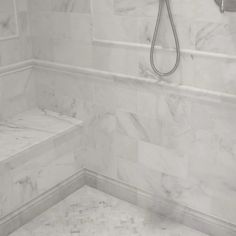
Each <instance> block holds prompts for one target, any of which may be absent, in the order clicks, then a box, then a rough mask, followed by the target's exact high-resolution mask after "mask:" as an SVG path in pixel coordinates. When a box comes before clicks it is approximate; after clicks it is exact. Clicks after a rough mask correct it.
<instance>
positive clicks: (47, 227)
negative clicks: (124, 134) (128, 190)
mask: <svg viewBox="0 0 236 236" xmlns="http://www.w3.org/2000/svg"><path fill="white" fill-rule="evenodd" d="M55 233H56V234H58V235H60V234H61V235H86V236H89V235H97V234H99V235H104V236H105V235H114V236H115V235H120V234H122V235H127V236H128V235H129V236H131V235H147V236H151V235H166V236H171V235H188V236H204V235H205V234H203V233H200V232H198V231H195V230H193V229H190V228H188V227H185V226H183V225H181V224H178V223H175V222H172V221H170V220H168V219H166V218H164V217H160V216H157V215H155V214H153V213H151V212H148V211H146V210H143V209H141V208H138V207H136V206H134V205H131V204H129V203H126V202H124V201H121V200H118V199H117V198H114V197H111V196H109V195H107V194H105V193H102V192H100V191H98V190H95V189H92V188H90V187H87V186H85V187H83V188H81V189H80V190H78V191H77V192H76V193H74V194H72V195H71V196H69V197H68V198H66V199H65V200H64V201H62V202H61V203H59V204H58V205H56V206H54V207H52V208H51V209H49V210H48V211H47V212H45V213H44V214H42V215H41V216H39V217H37V218H36V219H34V220H33V221H32V222H30V223H28V224H26V225H25V226H23V227H22V228H21V229H19V230H17V231H16V232H14V233H13V234H11V236H15V235H17V236H31V235H34V236H39V235H45V234H47V235H54V234H55Z"/></svg>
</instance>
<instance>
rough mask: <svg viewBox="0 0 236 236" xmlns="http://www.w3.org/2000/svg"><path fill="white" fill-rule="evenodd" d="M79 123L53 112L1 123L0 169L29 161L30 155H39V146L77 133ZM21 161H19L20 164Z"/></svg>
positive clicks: (35, 111)
mask: <svg viewBox="0 0 236 236" xmlns="http://www.w3.org/2000/svg"><path fill="white" fill-rule="evenodd" d="M81 126H82V122H81V121H80V120H77V119H74V118H71V117H68V116H64V115H60V114H58V113H56V112H52V111H47V110H41V109H32V110H29V111H26V112H23V113H20V114H18V115H16V116H14V117H13V118H11V119H9V120H6V121H0V165H4V164H10V165H11V166H15V165H19V164H22V162H25V161H27V160H22V159H27V158H32V157H31V155H27V154H26V153H28V154H29V153H30V152H32V151H37V150H35V149H37V148H38V151H39V152H40V151H42V150H41V149H40V147H39V146H40V145H43V144H47V143H48V142H50V141H52V140H54V139H56V138H58V137H61V136H62V135H66V134H69V133H70V132H73V131H77V129H79V128H80V127H81ZM19 159H20V160H19Z"/></svg>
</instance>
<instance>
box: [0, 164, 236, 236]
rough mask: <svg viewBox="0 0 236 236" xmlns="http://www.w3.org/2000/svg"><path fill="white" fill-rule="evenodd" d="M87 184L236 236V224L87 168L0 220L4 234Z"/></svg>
mask: <svg viewBox="0 0 236 236" xmlns="http://www.w3.org/2000/svg"><path fill="white" fill-rule="evenodd" d="M84 185H88V186H90V187H94V188H96V189H98V190H100V191H103V192H105V193H107V194H110V195H113V196H115V197H117V198H119V199H122V200H125V201H128V202H130V203H132V204H135V205H138V206H140V207H144V208H147V209H151V210H152V211H154V212H158V213H159V214H162V215H163V216H164V217H168V218H170V219H174V220H176V221H178V222H180V223H182V224H185V225H187V226H189V227H192V228H194V229H197V230H199V231H202V232H204V233H207V234H209V235H214V236H222V235H227V236H235V235H236V225H233V224H231V223H228V222H226V221H223V220H221V219H218V218H216V217H214V216H208V215H205V214H203V213H201V212H198V211H195V210H193V209H190V208H187V207H185V206H181V205H178V204H176V203H174V202H171V201H167V200H165V199H163V198H160V197H159V196H152V195H151V194H150V193H147V192H144V191H142V190H140V189H137V188H135V187H133V186H130V185H127V184H125V183H123V182H120V181H117V180H115V179H111V178H109V177H106V176H103V175H101V174H99V173H96V172H93V171H90V170H88V169H81V170H79V171H78V172H77V173H76V174H74V175H72V176H71V177H70V178H68V179H66V180H64V181H63V182H61V183H60V184H58V185H56V186H55V187H53V188H52V189H50V190H48V191H47V192H45V193H43V194H41V195H40V196H39V197H37V198H35V199H33V200H32V201H30V202H29V203H27V204H25V205H24V206H22V207H20V208H19V209H17V210H16V211H14V212H12V213H10V214H9V215H7V216H5V217H3V218H2V219H0V232H1V236H7V235H9V233H11V232H13V231H15V230H16V229H18V228H19V227H21V226H22V225H24V224H26V223H27V222H29V221H30V220H31V219H33V218H34V217H36V216H37V215H39V214H41V213H42V212H44V211H46V210H47V209H48V208H50V207H52V206H53V205H55V204H56V203H58V202H60V201H62V200H63V199H65V198H66V197H67V196H69V195H70V194H72V193H73V192H75V191H77V190H78V189H80V188H81V187H83V186H84Z"/></svg>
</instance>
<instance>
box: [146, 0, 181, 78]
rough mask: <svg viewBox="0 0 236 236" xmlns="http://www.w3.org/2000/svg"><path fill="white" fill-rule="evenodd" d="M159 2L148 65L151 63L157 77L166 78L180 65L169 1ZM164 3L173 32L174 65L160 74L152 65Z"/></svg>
mask: <svg viewBox="0 0 236 236" xmlns="http://www.w3.org/2000/svg"><path fill="white" fill-rule="evenodd" d="M159 1H160V2H159V11H158V16H157V21H156V26H155V31H154V34H153V39H152V44H151V51H150V63H151V66H152V69H153V70H154V72H155V73H156V74H157V75H159V76H168V75H171V74H173V73H174V72H175V71H176V69H177V68H178V66H179V63H180V45H179V39H178V34H177V31H176V27H175V23H174V19H173V15H172V12H171V7H170V2H169V0H159ZM164 3H166V7H167V11H168V16H169V19H170V24H171V28H172V31H173V34H174V39H175V46H176V61H175V65H174V66H173V68H172V69H171V70H170V71H167V72H161V71H160V70H159V69H158V68H157V67H156V65H155V63H154V51H155V45H156V41H157V36H158V32H159V29H160V23H161V18H162V13H163V9H164Z"/></svg>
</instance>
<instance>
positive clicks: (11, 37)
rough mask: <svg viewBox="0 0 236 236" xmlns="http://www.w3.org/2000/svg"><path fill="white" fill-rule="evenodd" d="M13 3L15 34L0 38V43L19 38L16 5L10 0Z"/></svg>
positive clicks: (14, 0)
mask: <svg viewBox="0 0 236 236" xmlns="http://www.w3.org/2000/svg"><path fill="white" fill-rule="evenodd" d="M12 1H13V7H14V18H15V22H16V33H15V34H14V35H10V36H7V37H0V41H4V40H10V39H15V38H18V37H19V22H18V16H17V15H18V14H17V5H16V0H12Z"/></svg>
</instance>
